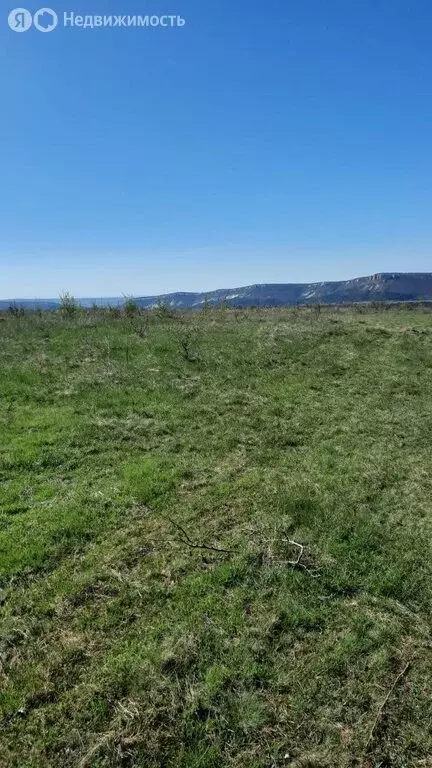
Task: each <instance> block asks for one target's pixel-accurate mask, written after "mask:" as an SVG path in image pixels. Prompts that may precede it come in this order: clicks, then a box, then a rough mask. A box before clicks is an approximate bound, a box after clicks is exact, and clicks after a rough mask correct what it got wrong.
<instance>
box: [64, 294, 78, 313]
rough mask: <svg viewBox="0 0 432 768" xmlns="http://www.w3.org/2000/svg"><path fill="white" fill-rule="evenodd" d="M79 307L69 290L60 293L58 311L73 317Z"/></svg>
mask: <svg viewBox="0 0 432 768" xmlns="http://www.w3.org/2000/svg"><path fill="white" fill-rule="evenodd" d="M78 309H79V306H78V302H77V301H76V299H75V298H74V296H72V294H71V293H69V291H65V292H64V293H61V294H60V312H61V313H62V314H63V315H65V316H66V317H74V315H76V314H77V312H78Z"/></svg>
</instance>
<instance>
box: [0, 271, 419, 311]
mask: <svg viewBox="0 0 432 768" xmlns="http://www.w3.org/2000/svg"><path fill="white" fill-rule="evenodd" d="M78 301H79V303H80V304H81V306H83V307H91V306H92V304H97V305H98V306H109V305H111V306H119V305H122V304H123V303H124V301H125V299H124V298H118V297H117V298H111V299H107V298H105V299H97V298H95V299H93V298H89V299H79V300H78ZM135 301H136V302H137V304H138V305H139V306H140V307H142V308H144V309H152V308H154V307H157V306H158V305H160V304H164V305H166V306H169V307H171V308H173V309H174V308H175V309H200V308H202V307H203V306H204V305H206V304H207V305H210V306H218V305H220V304H221V303H222V302H226V303H227V304H228V305H230V306H236V307H250V306H266V307H278V306H290V305H291V306H292V305H297V304H351V303H356V302H370V301H432V272H378V273H377V274H375V275H370V276H368V277H356V278H354V279H353V280H339V281H331V282H327V281H325V282H320V283H263V284H260V285H248V286H244V287H241V288H226V289H221V288H220V289H218V290H215V291H205V292H201V293H181V292H177V293H167V294H162V295H160V296H141V297H137V298H135ZM13 303H15V304H16V305H17V306H22V307H24V308H28V309H36V308H40V309H44V310H52V309H57V308H58V307H59V304H60V300H59V299H40V300H38V299H35V300H30V299H15V300H14V301H11V300H0V310H5V309H7V308H8V307H9V306H10V305H11V304H13Z"/></svg>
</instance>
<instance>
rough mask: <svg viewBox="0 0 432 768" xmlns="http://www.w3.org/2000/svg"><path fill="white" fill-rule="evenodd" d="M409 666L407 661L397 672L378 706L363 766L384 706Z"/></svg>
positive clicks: (409, 663)
mask: <svg viewBox="0 0 432 768" xmlns="http://www.w3.org/2000/svg"><path fill="white" fill-rule="evenodd" d="M410 666H411V662H410V661H407V663H406V664H405V666H404V668H403V669H402V670H401V671H400V672H399V674H398V675H397V676H396V677H395V679H394V680H393V683H392V685H391V687H390V688H389V690H388V691H387V695H386V697H385V699H384V700H383V702H382V704H380V706H379V709H378V713H377V716H376V718H375V720H374V722H373V725H372V728H371V730H370V732H369V737H368V740H367V742H366V746H365V748H364V751H363V761H362V763H363V765H364V761H365V759H366V756H367V753H368V749H369V747H370V745H371V743H372V741H373V738H374V736H375V731H376V729H377V728H378V725H379V723H380V720H381V718H382V715H383V712H384V709H385V706H386V704H387V702H388V700H389V698H390V696H391V695H392V693H393V691H394V689H395V688H396V686H397V684H398V683H399V682H400V680H402V678H403V677H404V676H405V675H406V673H407V672H408V670H409V668H410Z"/></svg>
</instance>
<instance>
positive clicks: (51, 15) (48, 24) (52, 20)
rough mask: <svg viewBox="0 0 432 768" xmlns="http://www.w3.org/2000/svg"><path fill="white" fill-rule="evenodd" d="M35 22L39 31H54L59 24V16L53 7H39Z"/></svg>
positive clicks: (34, 18)
mask: <svg viewBox="0 0 432 768" xmlns="http://www.w3.org/2000/svg"><path fill="white" fill-rule="evenodd" d="M33 23H34V25H35V27H36V29H38V30H39V32H52V31H53V29H55V28H56V26H57V24H58V16H57V14H56V12H55V11H53V9H52V8H39V10H38V11H36V13H35V15H34V16H33Z"/></svg>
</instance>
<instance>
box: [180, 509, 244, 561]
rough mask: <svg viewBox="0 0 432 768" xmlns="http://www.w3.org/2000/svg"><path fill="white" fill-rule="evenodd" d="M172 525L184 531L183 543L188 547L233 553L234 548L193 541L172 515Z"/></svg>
mask: <svg viewBox="0 0 432 768" xmlns="http://www.w3.org/2000/svg"><path fill="white" fill-rule="evenodd" d="M167 519H168V520H169V522H170V523H171V525H173V526H174V527H175V528H178V530H179V531H181V532H182V534H183V536H184V539H183V540H182V541H183V544H187V545H188V547H191V549H210V550H211V551H212V552H226V553H228V554H231V553H232V552H233V551H234V550H232V549H222V548H221V547H212V546H211V545H210V544H198V543H197V542H195V541H192V539H191V538H190V536H189V535H188V533H187V532H186V531H185V529H184V528H182V526H181V525H179V524H178V523H176V522H175V520H172V519H171V518H170V517H168V518H167Z"/></svg>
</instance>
